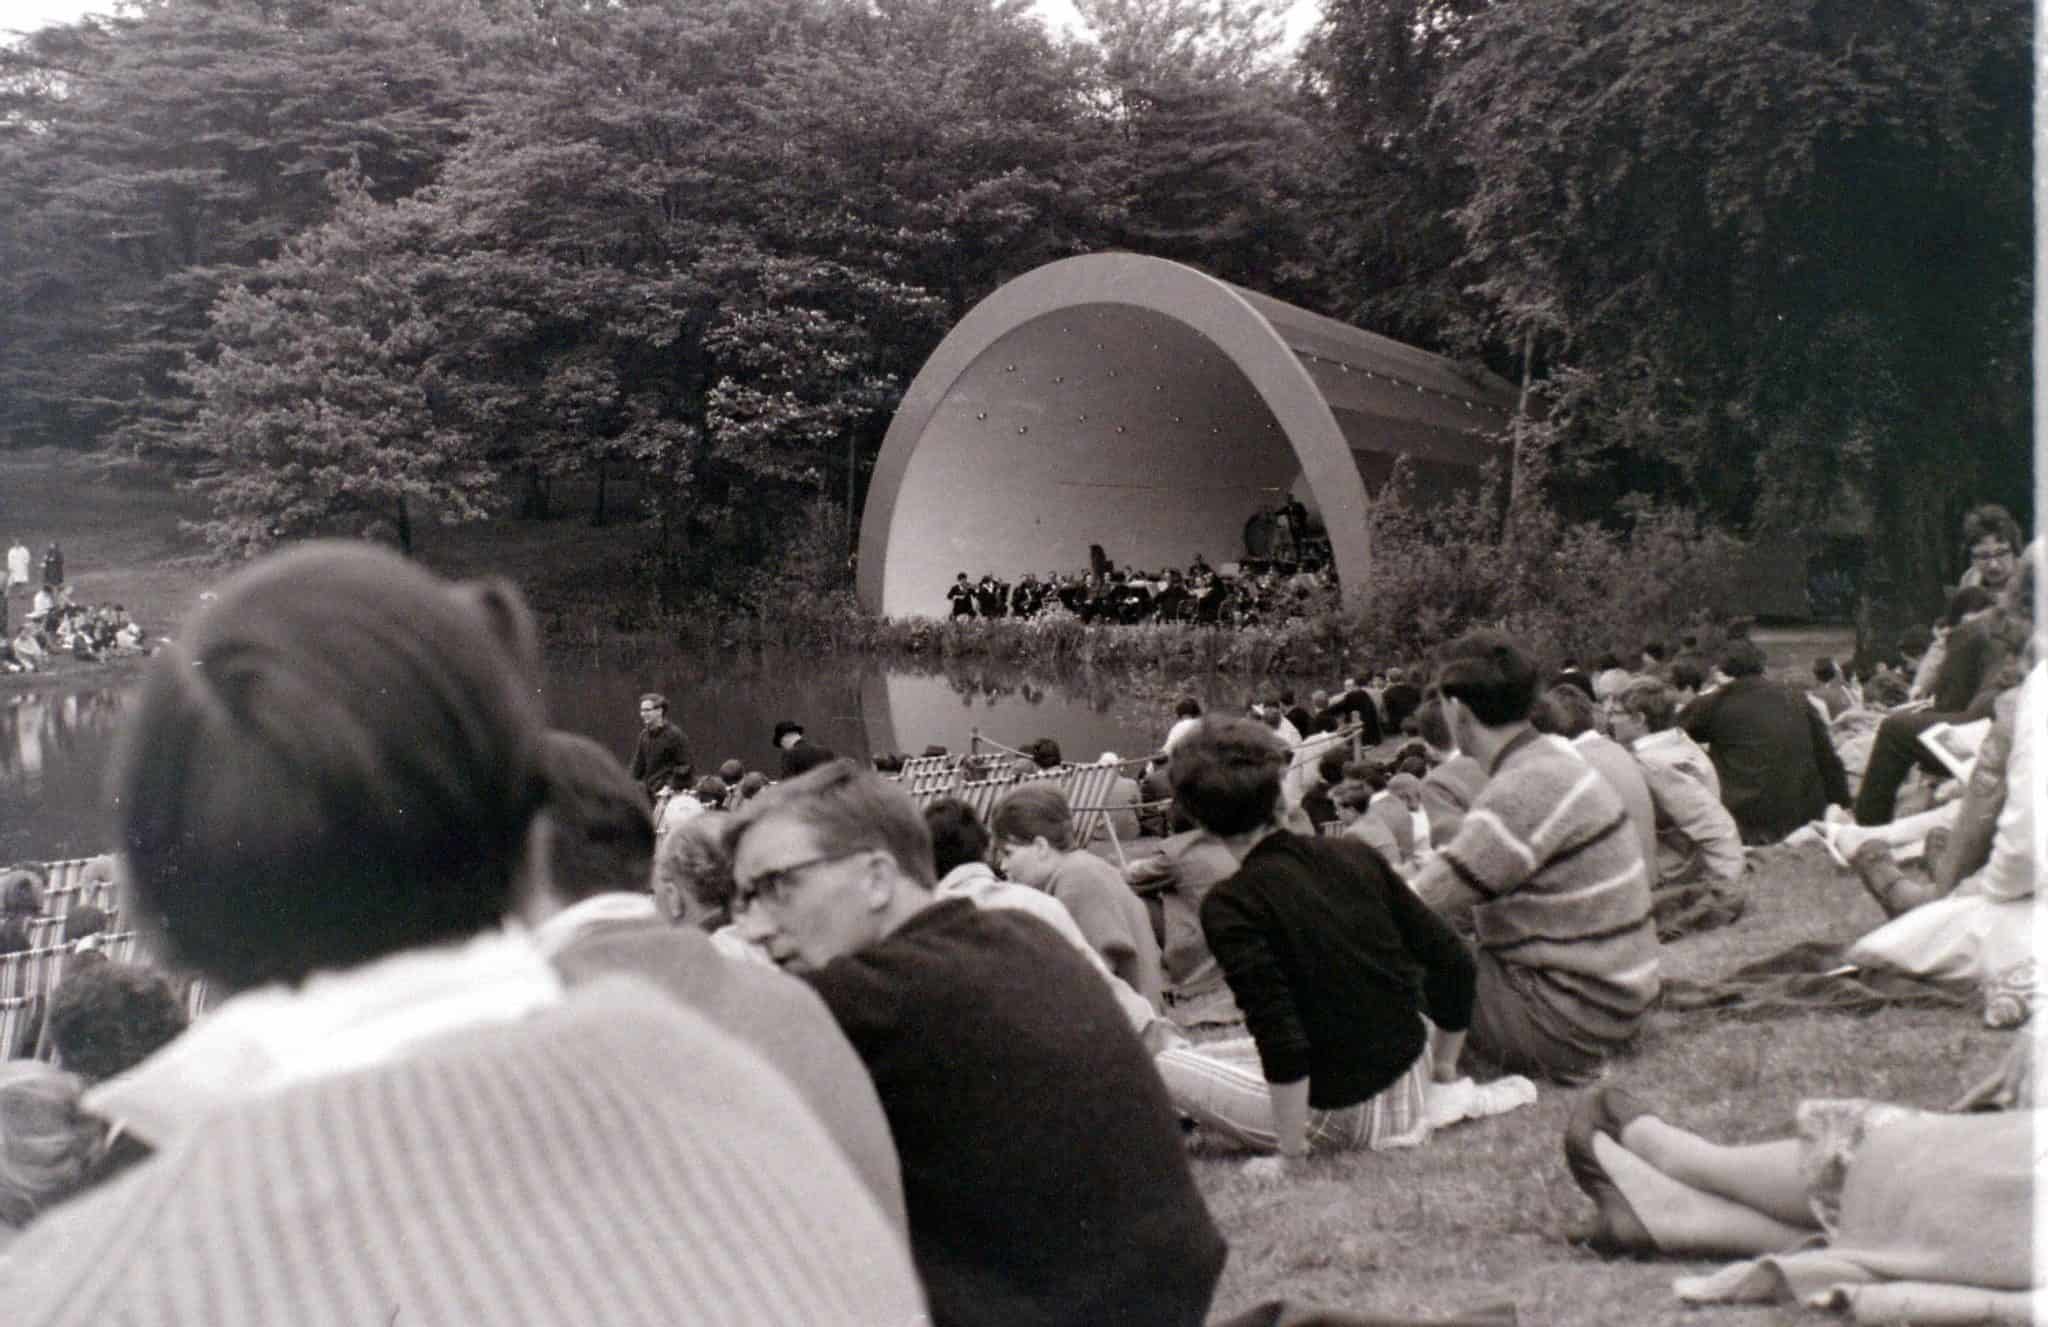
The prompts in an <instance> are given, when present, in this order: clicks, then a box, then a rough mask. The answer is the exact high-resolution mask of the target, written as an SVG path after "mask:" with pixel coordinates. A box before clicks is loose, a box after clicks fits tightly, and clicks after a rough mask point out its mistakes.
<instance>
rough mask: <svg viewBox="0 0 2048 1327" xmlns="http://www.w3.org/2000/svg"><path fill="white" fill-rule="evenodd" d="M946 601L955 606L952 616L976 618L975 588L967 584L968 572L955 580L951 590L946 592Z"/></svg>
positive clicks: (962, 573)
mask: <svg viewBox="0 0 2048 1327" xmlns="http://www.w3.org/2000/svg"><path fill="white" fill-rule="evenodd" d="M946 601H947V602H948V603H950V604H952V605H953V612H952V616H954V617H973V616H974V587H973V586H972V585H969V584H968V583H967V573H966V572H964V571H963V572H961V573H960V574H959V575H957V576H955V577H954V578H953V584H952V586H951V588H949V589H948V590H947V591H946Z"/></svg>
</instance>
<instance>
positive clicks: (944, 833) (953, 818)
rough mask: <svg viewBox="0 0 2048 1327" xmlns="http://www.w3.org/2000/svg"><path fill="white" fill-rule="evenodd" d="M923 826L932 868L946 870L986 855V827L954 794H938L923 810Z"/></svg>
mask: <svg viewBox="0 0 2048 1327" xmlns="http://www.w3.org/2000/svg"><path fill="white" fill-rule="evenodd" d="M924 827H925V828H926V829H927V830H929V831H931V836H932V871H933V872H934V873H935V874H936V875H937V876H938V878H939V879H941V880H943V879H945V878H946V875H947V873H949V872H951V871H953V870H954V869H955V868H957V867H961V866H965V865H967V864H968V863H969V862H978V861H981V860H983V859H984V858H986V857H987V856H988V843H989V837H988V830H987V828H986V827H985V826H983V825H982V823H981V817H980V816H978V815H976V814H975V813H974V808H973V807H971V806H969V805H968V804H967V803H965V802H963V801H961V800H960V799H959V798H957V797H941V798H939V799H938V800H937V801H934V802H932V803H931V804H930V805H928V806H926V807H925V809H924Z"/></svg>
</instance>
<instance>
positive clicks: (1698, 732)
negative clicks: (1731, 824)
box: [1678, 639, 1849, 843]
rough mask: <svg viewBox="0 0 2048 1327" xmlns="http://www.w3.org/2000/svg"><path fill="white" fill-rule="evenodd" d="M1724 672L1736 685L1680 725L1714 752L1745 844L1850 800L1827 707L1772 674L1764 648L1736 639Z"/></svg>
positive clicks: (1775, 835) (1725, 800)
mask: <svg viewBox="0 0 2048 1327" xmlns="http://www.w3.org/2000/svg"><path fill="white" fill-rule="evenodd" d="M1721 671H1722V672H1724V673H1726V674H1727V675H1728V677H1729V679H1730V680H1729V682H1728V684H1727V685H1726V686H1723V687H1720V688H1718V689H1716V690H1714V691H1710V692H1708V693H1707V694H1706V695H1704V696H1701V697H1700V698H1699V699H1698V700H1696V701H1694V702H1693V703H1692V704H1690V705H1688V706H1686V707H1685V710H1684V711H1683V712H1682V713H1681V714H1680V715H1679V716H1678V726H1679V727H1681V728H1683V729H1684V730H1685V732H1686V735H1687V736H1689V737H1691V738H1692V739H1693V740H1694V741H1695V742H1698V743H1699V744H1700V745H1701V746H1704V747H1705V748H1706V749H1707V755H1708V756H1709V757H1711V758H1712V760H1713V762H1714V769H1715V771H1716V772H1717V773H1718V774H1720V776H1721V804H1722V805H1723V806H1726V807H1727V808H1728V814H1730V815H1732V816H1734V817H1735V824H1736V827H1737V828H1739V829H1740V830H1741V831H1742V841H1743V842H1744V843H1775V842H1777V841H1778V840H1779V839H1782V838H1784V837H1785V836H1786V835H1787V834H1790V833H1791V832H1792V831H1793V830H1795V829H1798V828H1799V827H1800V826H1801V825H1804V824H1806V822H1808V821H1809V820H1818V819H1820V817H1821V816H1822V815H1823V814H1824V813H1825V812H1826V811H1827V808H1828V806H1829V805H1830V804H1833V805H1835V806H1847V805H1849V777H1848V774H1847V772H1846V771H1844V770H1843V768H1842V758H1841V757H1840V756H1838V755H1836V754H1835V744H1834V743H1833V742H1832V741H1830V740H1829V738H1828V730H1827V725H1826V724H1824V723H1822V722H1821V717H1820V711H1818V710H1816V709H1815V708H1814V707H1813V706H1812V705H1810V704H1808V703H1807V700H1806V697H1805V696H1804V695H1802V694H1800V693H1799V692H1797V691H1795V690H1793V689H1792V688H1790V687H1783V686H1779V685H1778V684H1777V683H1775V682H1772V681H1770V680H1769V679H1767V678H1766V677H1764V675H1763V672H1764V652H1763V651H1762V650H1760V649H1758V648H1757V646H1756V645H1755V644H1754V643H1753V642H1751V641H1748V640H1740V639H1738V640H1734V641H1730V642H1729V644H1728V649H1727V652H1726V654H1725V655H1724V656H1723V657H1722V660H1721Z"/></svg>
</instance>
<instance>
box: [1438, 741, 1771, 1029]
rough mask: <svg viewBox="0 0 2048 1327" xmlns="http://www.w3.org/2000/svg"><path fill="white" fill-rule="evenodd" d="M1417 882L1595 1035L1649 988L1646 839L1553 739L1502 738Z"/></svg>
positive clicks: (1532, 988) (1636, 1004) (1653, 962)
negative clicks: (1482, 780) (1481, 786)
mask: <svg viewBox="0 0 2048 1327" xmlns="http://www.w3.org/2000/svg"><path fill="white" fill-rule="evenodd" d="M1802 703H1803V702H1802ZM1415 891H1416V893H1418V894H1420V895H1421V896H1422V898H1423V901H1424V902H1426V903H1428V904H1429V905H1430V906H1431V907H1432V908H1434V909H1436V910H1437V911H1438V912H1439V913H1441V914H1444V915H1445V916H1447V917H1448V918H1449V919H1450V920H1452V921H1453V922H1454V923H1455V922H1458V921H1460V920H1461V919H1462V918H1464V917H1467V916H1469V918H1470V919H1471V923H1472V932H1473V939H1474V940H1475V941H1476V942H1477V944H1478V945H1479V947H1480V948H1481V949H1484V950H1486V951H1488V952H1489V953H1490V954H1492V955H1493V957H1494V958H1496V959H1498V960H1499V961H1500V962H1501V963H1503V964H1505V965H1507V966H1509V967H1515V968H1520V969H1523V970H1524V971H1525V972H1526V973H1527V974H1528V975H1529V976H1530V978H1531V980H1530V981H1529V982H1528V983H1527V985H1526V987H1525V989H1527V990H1528V991H1529V992H1530V994H1531V996H1532V998H1535V999H1538V1000H1540V1001H1542V1002H1543V1003H1544V1004H1545V1005H1546V1006H1547V1007H1548V1008H1549V1009H1551V1010H1552V1011H1553V1012H1554V1013H1555V1014H1556V1015H1557V1016H1558V1018H1559V1019H1561V1020H1562V1021H1563V1022H1564V1023H1565V1024H1566V1025H1568V1026H1570V1027H1572V1028H1574V1029H1576V1030H1578V1031H1580V1032H1582V1033H1584V1034H1586V1035H1587V1036H1588V1037H1589V1038H1591V1039H1592V1040H1593V1041H1595V1042H1606V1043H1610V1044H1611V1043H1614V1042H1618V1041H1622V1040H1625V1039H1626V1038H1627V1037H1628V1036H1629V1035H1630V1034H1631V1033H1632V1032H1633V1031H1634V1029H1635V1025H1636V1022H1637V1020H1638V1019H1640V1018H1641V1017H1642V1015H1643V1012H1644V1011H1645V1010H1647V1009H1648V1008H1649V1007H1650V1003H1651V1001H1653V1000H1655V999H1656V998H1657V992H1658V989H1659V987H1658V979H1657V957H1658V947H1657V932H1656V929H1655V927H1654V926H1653V925H1652V924H1651V920H1650V886H1649V876H1648V871H1647V868H1646V866H1645V864H1644V862H1643V853H1642V849H1641V848H1640V847H1638V846H1637V843H1636V837H1635V833H1634V831H1633V828H1632V826H1631V825H1630V823H1629V818H1628V812H1627V811H1625V810H1624V809H1623V808H1622V805H1621V799H1620V798H1619V797H1617V796H1616V795H1615V792H1614V789H1613V788H1612V787H1610V786H1609V785H1608V782H1607V780H1606V779H1605V778H1603V777H1601V774H1600V772H1599V771H1598V770H1596V769H1594V768H1593V767H1592V766H1591V765H1588V764H1587V763H1586V762H1585V761H1584V760H1582V759H1580V757H1579V756H1578V755H1577V753H1575V752H1574V751H1573V750H1572V749H1571V748H1570V746H1569V745H1567V744H1566V743H1565V742H1564V741H1562V740H1561V739H1558V738H1553V737H1539V736H1537V735H1536V734H1535V733H1533V732H1525V733H1523V734H1522V735H1521V736H1519V737H1517V738H1515V739H1514V740H1513V741H1512V742H1510V743H1509V745H1508V746H1507V748H1506V749H1504V750H1503V751H1502V752H1501V753H1500V755H1499V756H1498V757H1497V758H1496V760H1495V763H1494V767H1493V772H1492V775H1491V777H1489V778H1488V780H1487V783H1486V788H1485V790H1484V791H1482V792H1481V793H1480V794H1479V799H1478V800H1477V801H1476V802H1474V803H1473V804H1472V810H1471V811H1470V812H1469V813H1468V814H1467V815H1466V816H1465V822H1464V824H1463V825H1462V826H1461V827H1460V828H1459V830H1458V837H1457V838H1455V839H1453V840H1452V841H1451V843H1450V845H1449V846H1447V847H1446V848H1445V849H1444V850H1443V851H1442V852H1441V853H1439V854H1438V855H1437V857H1436V859H1435V860H1434V861H1432V862H1430V863H1429V865H1428V866H1426V867H1424V868H1423V869H1422V871H1421V872H1419V873H1418V874H1417V876H1416V879H1415Z"/></svg>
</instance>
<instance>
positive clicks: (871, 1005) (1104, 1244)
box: [811, 899, 1225, 1327]
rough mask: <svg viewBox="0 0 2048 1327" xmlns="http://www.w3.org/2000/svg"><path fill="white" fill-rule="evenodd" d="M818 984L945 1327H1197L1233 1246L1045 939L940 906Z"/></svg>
mask: <svg viewBox="0 0 2048 1327" xmlns="http://www.w3.org/2000/svg"><path fill="white" fill-rule="evenodd" d="M811 980H812V983H813V984H814V985H815V986H816V987H817V990H818V994H820V995H822V996H824V997H825V1004H826V1006H827V1007H828V1008H830V1009H831V1010H832V1013H833V1016H834V1017H836V1018H837V1019H838V1020H839V1025H840V1027H841V1028H842V1029H844V1030H845V1032H846V1035H847V1039H848V1040H850V1041H851V1042H852V1043H853V1048H854V1049H855V1050H856V1051H858V1052H859V1053H860V1057H861V1059H862V1060H863V1061H864V1062H866V1064H867V1067H868V1073H869V1076H870V1077H872V1078H873V1080H874V1083H875V1088H876V1090H877V1091H878V1092H879V1093H880V1094H881V1098H882V1109H883V1111H884V1112H886V1113H887V1115H888V1117H889V1125H890V1128H891V1130H892V1131H893V1132H894V1134H895V1137H896V1151H897V1154H898V1155H899V1156H900V1157H901V1158H902V1160H903V1194H904V1199H905V1201H906V1203H907V1204H908V1207H909V1210H910V1247H911V1254H912V1256H913V1257H914V1258H915V1259H916V1260H917V1269H918V1272H919V1274H920V1275H921V1276H922V1277H923V1279H924V1287H925V1294H926V1296H927V1297H928V1298H929V1300H930V1301H931V1313H932V1321H933V1322H934V1323H935V1324H937V1325H938V1327H978V1325H979V1324H989V1325H990V1327H997V1325H998V1324H1000V1325H1001V1327H1055V1325H1061V1327H1065V1325H1068V1324H1071V1325H1072V1327H1081V1325H1082V1324H1089V1323H1132V1324H1137V1323H1144V1324H1147V1325H1148V1327H1152V1325H1155V1324H1156V1327H1195V1325H1196V1324H1199V1323H1201V1322H1202V1321H1203V1320H1204V1318H1205V1317H1206V1315H1207V1313H1208V1308H1209V1301H1210V1298H1211V1296H1212V1295H1213V1294H1214V1292H1215V1288H1216V1280H1217V1277H1218V1276H1220V1275H1221V1273H1222V1271H1223V1258H1224V1252H1225V1248H1224V1243H1223V1237H1222V1236H1221V1235H1219V1234H1218V1233H1217V1231H1216V1227H1215V1225H1214V1223H1213V1222H1212V1221H1211V1220H1210V1218H1209V1210H1208V1208H1207V1207H1206V1206H1205V1205H1204V1204H1203V1201H1202V1195H1201V1193H1200V1192H1199V1191H1198V1190H1197V1189H1196V1188H1195V1182H1194V1178H1193V1177H1192V1176H1191V1175H1190V1174H1189V1172H1188V1164H1187V1158H1186V1156H1185V1155H1184V1154H1183V1150H1182V1145H1181V1140H1180V1130H1179V1127H1178V1126H1177V1124H1176V1123H1175V1120H1174V1115H1173V1108H1172V1107H1171V1105H1169V1104H1168V1102H1167V1098H1166V1089H1165V1087H1164V1086H1163V1085H1162V1084H1161V1083H1160V1080H1159V1075H1158V1073H1157V1072H1156V1071H1155V1070H1154V1069H1153V1068H1152V1062H1151V1060H1150V1059H1149V1058H1148V1057H1147V1056H1146V1054H1145V1050H1144V1048H1143V1047H1142V1046H1141V1045H1140V1044H1139V1042H1138V1039H1137V1037H1135V1036H1134V1035H1132V1033H1131V1030H1130V1024H1129V1023H1128V1022H1127V1021H1126V1020H1125V1018H1124V1015H1123V1012H1122V1011H1121V1010H1120V1009H1118V1008H1117V1005H1116V1001H1115V999H1114V998H1113V997H1112V996H1111V995H1110V993H1109V987H1108V986H1107V985H1105V984H1104V983H1103V980H1102V978H1101V977H1100V976H1099V975H1098V974H1097V973H1096V971H1095V969H1094V968H1092V967H1090V966H1089V964H1088V962H1087V960H1086V959H1084V958H1083V957H1082V956H1081V955H1080V954H1079V953H1078V952H1077V951H1076V950H1075V949H1074V948H1073V946H1071V945H1069V944H1068V943H1067V942H1066V941H1065V940H1063V939H1061V938H1060V936H1059V935H1058V934H1057V933H1056V932H1054V931H1053V930H1052V928H1051V927H1048V926H1046V925H1045V924H1044V923H1043V922H1040V921H1038V920H1037V919H1035V918H1032V917H1027V916H1024V915H1022V914H1020V913H1014V912H1004V911H1000V910H984V909H979V908H976V907H975V906H974V905H973V904H972V903H969V902H967V901H966V900H964V899H960V900H950V901H947V902H942V903H935V904H933V905H931V906H930V907H928V908H926V909H925V910H924V911H923V912H921V913H919V914H918V915H917V916H915V917H913V918H911V919H910V920H909V921H908V922H906V923H905V924H904V925H902V926H900V927H898V928H897V929H896V930H895V931H894V932H892V933H891V934H890V935H888V936H887V937H885V938H884V939H882V940H881V941H879V942H877V943H875V944H873V945H870V946H868V947H867V948H866V949H863V950H861V951H859V952H857V953H854V954H849V955H847V956H845V957H843V958H839V959H836V960H834V961H833V962H831V963H829V964H827V965H826V966H825V967H824V968H823V969H821V970H820V971H819V972H817V973H816V974H814V975H813V976H812V978H811Z"/></svg>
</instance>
